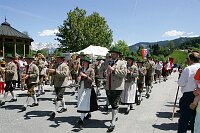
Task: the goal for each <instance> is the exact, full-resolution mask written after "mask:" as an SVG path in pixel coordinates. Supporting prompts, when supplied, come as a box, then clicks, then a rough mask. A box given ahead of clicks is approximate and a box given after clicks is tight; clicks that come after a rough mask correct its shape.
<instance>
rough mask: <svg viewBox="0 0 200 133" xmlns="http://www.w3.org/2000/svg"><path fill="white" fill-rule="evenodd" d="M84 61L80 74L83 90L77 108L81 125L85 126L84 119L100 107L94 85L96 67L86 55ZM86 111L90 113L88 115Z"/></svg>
mask: <svg viewBox="0 0 200 133" xmlns="http://www.w3.org/2000/svg"><path fill="white" fill-rule="evenodd" d="M82 63H83V66H82V68H81V71H80V73H79V76H78V81H80V90H82V92H81V96H80V99H79V102H78V109H77V112H79V113H81V116H80V119H79V121H78V124H79V126H80V127H82V126H83V121H84V119H89V118H90V117H91V114H90V112H93V111H96V110H97V109H98V105H97V97H96V93H95V91H94V87H93V81H94V77H95V73H94V69H93V68H92V67H90V65H89V64H91V61H90V58H89V57H87V56H85V57H84V58H83V59H82ZM86 113H88V114H87V115H86ZM85 115H86V116H85Z"/></svg>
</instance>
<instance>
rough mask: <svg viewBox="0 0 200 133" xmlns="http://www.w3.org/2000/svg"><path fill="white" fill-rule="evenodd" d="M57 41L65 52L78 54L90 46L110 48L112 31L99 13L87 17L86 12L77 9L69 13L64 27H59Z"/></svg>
mask: <svg viewBox="0 0 200 133" xmlns="http://www.w3.org/2000/svg"><path fill="white" fill-rule="evenodd" d="M58 30H59V33H58V34H57V37H58V38H57V39H56V40H58V41H59V42H60V47H62V48H63V51H64V52H65V51H70V52H77V51H80V50H82V49H84V48H86V47H88V46H90V45H95V46H103V47H107V48H109V47H110V46H111V43H112V41H113V39H112V30H111V29H110V28H109V26H108V25H107V22H106V21H105V18H104V17H101V16H100V15H99V14H98V13H96V12H94V13H93V14H91V15H89V16H86V11H85V10H83V9H79V8H78V7H77V8H75V9H74V10H73V11H70V12H69V13H67V18H66V19H65V20H64V22H63V25H60V26H59V27H58Z"/></svg>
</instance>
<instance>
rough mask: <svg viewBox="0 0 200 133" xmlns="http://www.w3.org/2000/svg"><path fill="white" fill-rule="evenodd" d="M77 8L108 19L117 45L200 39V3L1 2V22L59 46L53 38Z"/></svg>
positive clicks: (196, 0) (136, 0)
mask: <svg viewBox="0 0 200 133" xmlns="http://www.w3.org/2000/svg"><path fill="white" fill-rule="evenodd" d="M77 6H78V7H79V8H82V9H85V10H86V11H87V14H88V15H89V14H91V13H92V12H98V13H99V14H100V15H101V16H103V17H105V19H106V21H107V23H108V25H109V27H110V28H111V29H112V30H113V39H114V41H118V40H125V41H126V42H127V43H128V45H132V44H135V43H137V42H143V41H148V42H154V41H160V40H170V39H174V38H178V37H180V36H198V35H200V17H199V13H200V8H199V7H200V0H1V3H0V22H4V19H5V16H6V17H7V21H8V22H9V23H10V24H11V26H12V27H14V28H16V29H17V30H19V31H27V32H28V34H29V35H30V36H31V37H32V38H33V39H34V42H35V43H37V42H41V43H58V42H57V41H55V40H54V38H55V37H56V36H55V35H52V34H53V33H54V32H56V31H57V28H58V26H59V25H61V24H62V23H63V20H64V19H66V17H67V12H69V11H70V10H73V9H74V8H75V7H77Z"/></svg>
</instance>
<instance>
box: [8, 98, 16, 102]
mask: <svg viewBox="0 0 200 133" xmlns="http://www.w3.org/2000/svg"><path fill="white" fill-rule="evenodd" d="M16 101H17V98H12V99H11V100H10V101H9V102H16Z"/></svg>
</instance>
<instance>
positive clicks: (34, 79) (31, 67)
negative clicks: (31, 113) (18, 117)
mask: <svg viewBox="0 0 200 133" xmlns="http://www.w3.org/2000/svg"><path fill="white" fill-rule="evenodd" d="M25 59H26V61H27V64H28V65H27V68H26V74H25V75H23V76H22V77H23V78H24V79H25V82H26V84H27V89H28V92H27V94H28V97H27V99H26V103H25V104H24V106H23V107H22V111H25V110H26V108H27V106H28V104H29V102H30V100H31V97H32V98H33V100H34V103H33V104H32V105H31V107H34V106H38V105H39V104H38V101H37V98H36V93H35V90H34V89H35V87H36V86H37V84H38V82H39V68H38V67H37V66H36V65H35V63H34V57H33V56H32V55H27V56H26V58H25Z"/></svg>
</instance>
